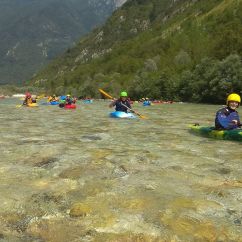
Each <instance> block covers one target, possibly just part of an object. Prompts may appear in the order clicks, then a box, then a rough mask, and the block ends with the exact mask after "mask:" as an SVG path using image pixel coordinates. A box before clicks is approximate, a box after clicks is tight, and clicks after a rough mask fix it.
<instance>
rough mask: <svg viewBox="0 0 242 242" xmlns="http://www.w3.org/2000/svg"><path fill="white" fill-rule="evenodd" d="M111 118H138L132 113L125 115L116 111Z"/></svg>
mask: <svg viewBox="0 0 242 242" xmlns="http://www.w3.org/2000/svg"><path fill="white" fill-rule="evenodd" d="M110 117H111V118H136V116H135V115H133V114H132V113H125V112H120V111H115V112H112V113H110Z"/></svg>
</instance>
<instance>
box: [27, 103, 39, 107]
mask: <svg viewBox="0 0 242 242" xmlns="http://www.w3.org/2000/svg"><path fill="white" fill-rule="evenodd" d="M26 106H27V107H38V106H39V105H38V104H37V103H29V104H28V105H26Z"/></svg>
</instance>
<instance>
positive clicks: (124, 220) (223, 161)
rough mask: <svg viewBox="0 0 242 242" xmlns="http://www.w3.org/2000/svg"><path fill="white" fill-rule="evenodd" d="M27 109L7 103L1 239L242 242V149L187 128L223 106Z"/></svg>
mask: <svg viewBox="0 0 242 242" xmlns="http://www.w3.org/2000/svg"><path fill="white" fill-rule="evenodd" d="M20 102H21V101H19V100H17V99H5V100H0V120H1V124H0V132H1V138H0V152H1V157H0V241H13V242H16V241H17V242H18V241H21V242H28V241H36V242H42V241H51V242H62V241H63V242H70V241H73V242H77V241H98V242H99V241H117V242H120V241H130V242H132V241H139V242H140V241H173V242H174V241H177V242H178V241H179V242H180V241H185V242H189V241H236V242H237V241H242V240H241V238H242V229H241V227H242V225H241V221H242V205H241V204H242V168H241V167H242V166H241V157H242V156H241V150H240V149H241V143H239V142H232V141H221V140H213V139H209V138H204V137H200V136H196V135H194V134H192V133H190V132H189V129H188V124H191V123H197V122H199V123H200V124H203V125H213V122H214V114H215V112H216V111H217V109H218V108H219V106H215V105H198V104H185V103H184V104H182V103H181V104H157V105H153V106H151V107H142V106H141V104H134V105H133V108H134V109H135V110H137V111H138V112H140V113H141V114H143V115H145V116H147V117H148V119H140V118H137V119H112V118H109V117H108V114H109V112H110V111H111V109H109V108H108V102H104V101H94V103H93V104H83V103H81V102H79V103H78V108H77V109H76V110H64V109H60V108H59V107H56V106H44V105H40V106H39V107H37V108H26V107H18V108H17V107H16V105H17V104H19V103H20Z"/></svg>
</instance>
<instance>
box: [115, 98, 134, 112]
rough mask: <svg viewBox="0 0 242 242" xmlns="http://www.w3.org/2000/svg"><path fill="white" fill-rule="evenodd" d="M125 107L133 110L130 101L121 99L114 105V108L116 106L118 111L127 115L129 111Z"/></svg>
mask: <svg viewBox="0 0 242 242" xmlns="http://www.w3.org/2000/svg"><path fill="white" fill-rule="evenodd" d="M124 105H125V106H127V107H128V108H130V109H131V106H130V103H129V101H128V100H125V101H122V100H121V99H118V100H116V101H115V102H114V104H113V106H115V110H116V111H120V112H125V113H127V112H128V109H127V108H126V107H125V106H124Z"/></svg>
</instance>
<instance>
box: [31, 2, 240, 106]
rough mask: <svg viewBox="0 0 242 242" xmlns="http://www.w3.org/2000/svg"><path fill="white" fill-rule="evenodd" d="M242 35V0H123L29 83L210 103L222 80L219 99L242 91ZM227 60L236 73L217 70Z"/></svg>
mask: <svg viewBox="0 0 242 242" xmlns="http://www.w3.org/2000/svg"><path fill="white" fill-rule="evenodd" d="M241 36H242V1H236V0H203V1H199V0H176V1H175V0H164V1H159V0H130V1H127V2H126V3H125V4H124V5H123V6H122V7H121V8H120V9H119V10H117V11H116V12H115V13H114V14H113V15H112V17H111V18H109V19H108V21H107V22H106V24H105V25H104V26H103V27H102V28H99V29H96V30H95V31H93V32H92V33H91V34H89V35H88V36H86V37H85V38H82V39H81V41H80V43H79V44H78V45H77V46H76V47H75V48H73V49H71V50H69V51H67V52H66V53H65V55H63V56H62V57H60V58H58V59H57V60H55V61H54V62H53V63H52V64H51V65H50V66H49V67H48V68H47V69H44V70H43V71H42V72H41V73H39V74H38V75H37V76H36V77H35V78H34V82H35V84H36V85H39V86H42V87H43V86H44V87H46V88H47V89H52V90H56V91H59V92H64V91H66V90H68V91H69V92H73V94H77V95H97V87H104V88H107V89H108V90H110V91H112V92H116V93H117V92H118V90H119V89H121V88H125V89H128V90H129V91H130V93H131V95H133V96H134V97H138V96H141V95H152V96H153V97H155V98H159V97H162V98H166V99H168V98H173V99H174V98H176V99H181V100H190V101H202V102H206V101H210V100H211V101H212V102H216V101H215V100H216V98H214V95H215V96H216V95H217V94H216V92H214V93H215V94H214V93H213V95H210V94H209V93H208V90H207V89H206V88H210V89H216V88H217V87H218V85H220V84H221V83H223V84H222V85H221V87H219V90H220V91H221V94H220V95H221V99H222V97H223V98H224V95H225V94H226V93H228V92H230V91H239V90H241V89H242V84H241V83H240V82H239V81H238V80H239V79H240V77H241V79H242V75H241V73H242V71H241V72H240V71H239V70H240V67H241V60H240V58H239V57H238V55H240V56H241V54H242V47H241V46H242V37H241ZM231 54H237V56H236V55H234V56H232V57H230V56H229V55H231ZM204 58H205V59H204ZM227 58H228V59H227ZM205 63H209V65H208V67H210V69H209V68H208V67H204V66H203V65H204V64H205ZM233 63H237V64H238V68H239V69H238V72H236V73H234V72H231V73H226V76H224V74H223V73H224V72H223V71H222V69H223V68H225V67H226V65H232V64H233ZM223 65H224V67H223ZM198 67H200V68H201V69H202V68H206V69H205V71H209V73H207V76H209V75H211V76H209V78H208V77H207V79H206V78H205V77H204V76H201V73H205V71H204V70H203V72H202V71H201V70H200V72H201V73H200V72H199V70H198V69H196V68H198ZM211 68H213V69H211ZM230 69H231V70H232V69H235V68H232V67H231V68H230ZM241 70H242V67H241ZM211 73H213V74H211ZM219 75H220V77H218V76H219ZM212 78H213V79H212ZM214 78H215V79H216V78H221V82H220V81H218V80H215V79H214ZM184 79H185V80H184ZM210 79H212V81H211V80H210ZM196 80H198V81H196ZM224 80H229V81H227V82H226V81H224ZM210 81H211V83H210ZM199 82H200V84H197V83H199ZM194 83H196V85H197V86H196V85H195V84H194ZM215 83H216V85H215ZM201 88H204V96H201V95H203V94H201V91H202V89H201ZM205 89H206V90H205ZM189 90H190V93H189ZM191 90H192V91H193V92H195V93H191ZM196 92H197V93H196ZM214 99H215V100H214ZM219 100H220V99H219Z"/></svg>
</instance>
